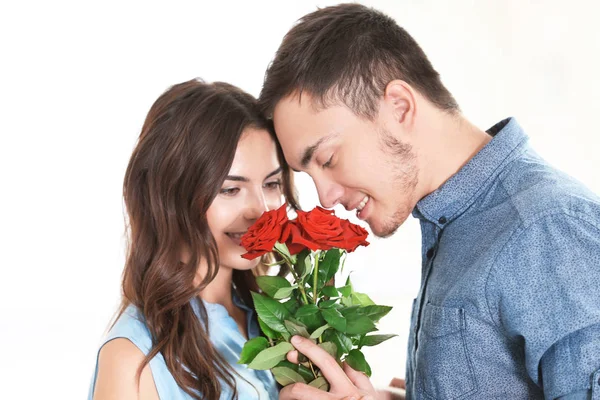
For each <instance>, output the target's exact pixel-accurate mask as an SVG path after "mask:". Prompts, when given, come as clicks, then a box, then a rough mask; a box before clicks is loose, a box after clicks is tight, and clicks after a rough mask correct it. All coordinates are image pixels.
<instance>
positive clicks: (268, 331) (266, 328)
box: [258, 318, 277, 339]
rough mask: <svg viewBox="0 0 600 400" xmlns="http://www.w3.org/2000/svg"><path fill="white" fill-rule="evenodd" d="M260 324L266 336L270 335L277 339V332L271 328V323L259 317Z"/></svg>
mask: <svg viewBox="0 0 600 400" xmlns="http://www.w3.org/2000/svg"><path fill="white" fill-rule="evenodd" d="M258 325H259V326H260V330H261V331H262V332H263V333H264V334H265V336H266V337H268V338H269V339H277V332H275V331H274V330H273V329H271V328H269V325H267V324H265V323H264V322H263V320H262V319H260V318H258Z"/></svg>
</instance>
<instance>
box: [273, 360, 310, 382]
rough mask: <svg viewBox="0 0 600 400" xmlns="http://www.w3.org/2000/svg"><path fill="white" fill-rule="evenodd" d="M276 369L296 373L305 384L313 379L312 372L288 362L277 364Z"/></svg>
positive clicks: (302, 366) (300, 365)
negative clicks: (280, 368)
mask: <svg viewBox="0 0 600 400" xmlns="http://www.w3.org/2000/svg"><path fill="white" fill-rule="evenodd" d="M277 367H287V368H289V369H291V370H293V371H296V372H297V373H299V374H300V375H301V376H302V377H303V378H304V380H305V381H306V382H310V381H311V380H312V379H314V375H313V373H312V371H311V370H310V369H308V368H307V367H305V366H304V365H302V364H293V363H291V362H289V361H288V360H283V361H281V362H280V363H279V364H277Z"/></svg>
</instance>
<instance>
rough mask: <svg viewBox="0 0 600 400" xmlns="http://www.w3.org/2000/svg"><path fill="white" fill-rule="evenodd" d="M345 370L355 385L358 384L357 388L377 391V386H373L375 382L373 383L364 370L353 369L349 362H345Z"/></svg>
mask: <svg viewBox="0 0 600 400" xmlns="http://www.w3.org/2000/svg"><path fill="white" fill-rule="evenodd" d="M344 372H345V373H346V375H347V376H348V378H350V381H351V382H352V383H353V384H354V386H356V387H357V388H359V389H361V390H364V391H366V392H369V393H371V392H374V391H375V388H374V387H373V384H372V383H371V381H370V380H369V378H368V377H367V376H366V375H365V374H363V373H362V372H360V371H357V370H355V369H353V368H352V367H351V366H349V365H348V363H344Z"/></svg>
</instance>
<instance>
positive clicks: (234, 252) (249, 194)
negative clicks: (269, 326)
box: [89, 80, 297, 400]
mask: <svg viewBox="0 0 600 400" xmlns="http://www.w3.org/2000/svg"><path fill="white" fill-rule="evenodd" d="M273 137H274V135H273V131H272V128H271V126H270V125H269V123H268V122H267V121H266V120H265V119H264V118H263V117H262V116H261V115H260V113H259V112H258V110H257V106H256V100H255V99H254V98H253V97H252V96H250V95H248V94H246V93H244V92H242V91H241V90H239V89H237V88H235V87H233V86H231V85H228V84H225V83H213V84H207V83H203V82H200V81H196V80H192V81H189V82H185V83H181V84H178V85H175V86H173V87H171V88H170V89H169V90H167V91H166V92H165V93H164V94H163V95H162V96H160V97H159V98H158V100H157V101H156V102H155V103H154V105H153V106H152V108H151V109H150V112H149V113H148V116H147V117H146V121H145V123H144V126H143V128H142V132H141V134H140V137H139V141H138V143H137V146H136V148H135V150H134V152H133V154H132V156H131V159H130V161H129V166H128V168H127V172H126V175H125V181H124V185H123V192H124V198H125V206H126V209H127V214H128V217H129V248H128V254H127V260H126V264H125V270H124V273H123V282H122V286H123V305H122V308H121V310H120V313H119V315H118V317H117V320H116V322H115V323H114V325H113V326H112V328H111V330H110V332H109V334H108V336H107V338H106V340H105V342H104V344H103V345H102V346H101V349H100V351H99V355H98V362H97V367H96V374H95V376H94V380H93V382H92V385H91V388H90V393H89V398H90V399H92V398H93V399H95V400H103V399H114V398H119V399H137V398H143V399H163V400H164V399H229V398H236V397H237V398H240V399H247V398H261V399H267V398H276V397H277V387H276V383H275V381H274V379H273V377H272V376H271V375H270V373H269V372H268V371H254V370H250V369H247V368H246V367H245V366H242V365H238V364H237V360H238V358H239V355H240V352H241V349H242V346H243V344H244V342H245V341H246V340H247V339H249V338H252V337H255V336H257V335H258V334H259V333H260V330H259V328H258V324H257V320H256V317H255V315H254V314H253V311H252V300H251V296H250V290H258V288H257V286H256V282H255V279H254V274H255V273H256V272H257V270H261V271H262V272H263V273H264V270H265V269H266V267H265V265H264V264H262V263H261V264H260V265H259V262H258V261H249V260H245V259H243V258H242V257H241V255H242V254H244V252H245V250H244V249H243V248H242V247H241V246H240V237H241V236H242V234H243V233H244V232H246V230H247V229H248V228H249V227H250V226H251V225H252V224H253V222H254V221H255V220H256V219H257V218H258V217H259V216H260V215H261V214H262V213H263V212H264V211H265V210H268V209H274V208H278V207H279V206H280V205H281V204H282V195H283V196H284V197H285V198H286V200H287V201H288V203H289V204H290V205H291V207H292V208H297V202H296V201H295V199H294V195H293V184H292V173H291V171H290V169H289V168H288V167H287V166H286V164H285V163H284V160H283V156H282V154H281V152H280V151H279V150H278V148H277V147H276V144H275V141H274V139H273Z"/></svg>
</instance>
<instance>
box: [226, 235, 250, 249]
mask: <svg viewBox="0 0 600 400" xmlns="http://www.w3.org/2000/svg"><path fill="white" fill-rule="evenodd" d="M225 234H226V235H227V237H229V238H230V239H231V240H232V241H233V242H234V243H235V244H237V245H238V246H239V245H240V244H241V243H242V236H244V235H245V234H246V232H225Z"/></svg>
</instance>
